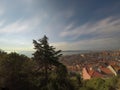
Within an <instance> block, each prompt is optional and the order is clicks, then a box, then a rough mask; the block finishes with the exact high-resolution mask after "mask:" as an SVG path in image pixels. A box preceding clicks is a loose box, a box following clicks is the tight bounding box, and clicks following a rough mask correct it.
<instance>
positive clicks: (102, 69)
mask: <svg viewBox="0 0 120 90" xmlns="http://www.w3.org/2000/svg"><path fill="white" fill-rule="evenodd" d="M100 70H101V71H102V72H104V73H106V74H110V75H111V74H113V73H112V71H111V70H110V69H109V68H100Z"/></svg>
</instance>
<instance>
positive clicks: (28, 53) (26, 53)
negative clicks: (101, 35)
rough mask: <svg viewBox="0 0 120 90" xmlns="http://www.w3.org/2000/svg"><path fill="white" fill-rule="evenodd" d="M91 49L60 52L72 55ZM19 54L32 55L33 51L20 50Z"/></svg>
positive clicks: (87, 51)
mask: <svg viewBox="0 0 120 90" xmlns="http://www.w3.org/2000/svg"><path fill="white" fill-rule="evenodd" d="M89 52H91V51H89V50H68V51H62V52H61V54H63V55H74V54H82V53H89ZM18 53H19V54H24V55H26V56H28V57H33V55H32V54H33V53H34V51H20V52H18Z"/></svg>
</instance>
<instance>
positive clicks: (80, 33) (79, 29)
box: [0, 0, 120, 52]
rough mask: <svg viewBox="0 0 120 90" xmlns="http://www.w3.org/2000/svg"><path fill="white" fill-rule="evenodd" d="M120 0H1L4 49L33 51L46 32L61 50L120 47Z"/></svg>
mask: <svg viewBox="0 0 120 90" xmlns="http://www.w3.org/2000/svg"><path fill="white" fill-rule="evenodd" d="M119 9H120V0H99V1H98V0H59V1H58V0H0V48H1V49H2V50H5V51H10V52H11V51H32V50H33V44H32V40H33V39H36V40H37V39H39V38H41V37H43V36H44V35H46V36H47V37H48V38H49V42H50V44H51V45H53V46H55V47H56V48H57V49H61V50H101V49H102V50H104V49H119V48H120V10H119Z"/></svg>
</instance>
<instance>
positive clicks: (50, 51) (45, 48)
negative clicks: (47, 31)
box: [33, 36, 62, 82]
mask: <svg viewBox="0 0 120 90" xmlns="http://www.w3.org/2000/svg"><path fill="white" fill-rule="evenodd" d="M33 44H34V47H35V48H34V49H35V50H36V51H35V53H34V54H33V55H34V58H33V59H34V60H36V62H37V63H38V66H39V67H38V70H39V71H42V72H44V76H45V80H46V82H47V80H48V76H49V75H48V73H49V71H50V70H52V67H54V66H58V65H60V63H59V61H58V59H59V57H60V56H61V55H62V54H60V52H61V50H58V51H55V48H54V47H53V46H50V45H49V43H48V38H47V37H46V36H44V37H43V38H42V39H39V40H38V42H37V41H36V40H33Z"/></svg>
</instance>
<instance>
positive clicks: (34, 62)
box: [0, 36, 120, 90]
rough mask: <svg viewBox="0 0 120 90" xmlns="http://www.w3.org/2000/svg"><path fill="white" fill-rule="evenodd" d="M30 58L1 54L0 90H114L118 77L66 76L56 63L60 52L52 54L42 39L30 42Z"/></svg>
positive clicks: (15, 54)
mask: <svg viewBox="0 0 120 90" xmlns="http://www.w3.org/2000/svg"><path fill="white" fill-rule="evenodd" d="M33 44H34V47H35V50H36V51H35V52H34V54H33V57H32V58H28V57H27V56H25V55H19V54H17V53H15V52H13V53H10V54H8V53H6V52H4V51H2V50H0V90H116V89H120V87H119V86H120V77H119V76H118V77H113V78H109V79H101V78H93V79H90V80H87V81H84V80H82V78H81V76H80V75H79V74H76V73H68V71H67V69H66V67H65V66H64V65H63V64H62V63H60V62H59V57H60V56H61V54H60V52H61V51H60V50H58V51H55V48H54V47H53V46H50V45H49V43H48V38H47V37H46V36H44V37H43V38H42V39H39V40H38V41H36V40H33Z"/></svg>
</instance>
